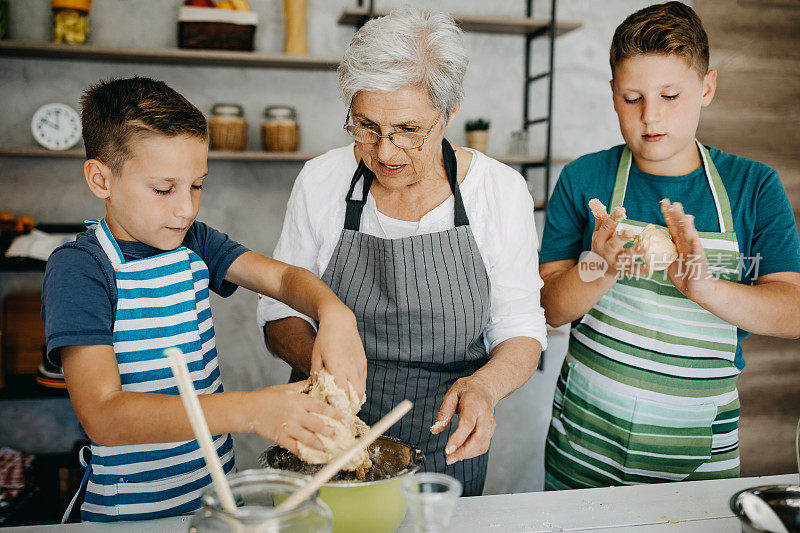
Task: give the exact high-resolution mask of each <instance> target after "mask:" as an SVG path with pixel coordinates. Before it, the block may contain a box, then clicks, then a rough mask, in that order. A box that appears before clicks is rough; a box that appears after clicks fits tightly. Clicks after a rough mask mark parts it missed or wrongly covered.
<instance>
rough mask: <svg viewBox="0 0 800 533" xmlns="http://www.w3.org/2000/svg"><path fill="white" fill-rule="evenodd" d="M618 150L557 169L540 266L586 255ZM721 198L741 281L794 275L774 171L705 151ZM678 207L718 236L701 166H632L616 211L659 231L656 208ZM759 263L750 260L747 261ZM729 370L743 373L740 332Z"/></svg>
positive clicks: (794, 242) (799, 248) (789, 229)
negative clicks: (677, 171) (672, 170)
mask: <svg viewBox="0 0 800 533" xmlns="http://www.w3.org/2000/svg"><path fill="white" fill-rule="evenodd" d="M623 147H624V145H619V146H615V147H614V148H610V149H608V150H603V151H602V152H595V153H593V154H588V155H585V156H583V157H581V158H579V159H577V160H575V161H573V162H572V163H570V164H568V165H567V166H565V167H564V170H562V172H561V176H560V177H559V179H558V183H556V186H555V190H554V191H553V195H552V197H551V199H550V202H549V204H548V207H547V221H546V223H545V227H544V235H543V236H542V249H541V252H540V253H539V262H540V263H547V262H549V261H560V260H563V259H578V258H579V257H580V254H581V253H582V252H584V251H588V250H590V249H591V242H592V232H593V230H594V218H591V220H590V217H591V215H590V212H589V200H591V199H592V198H597V199H598V200H600V201H601V202H603V204H605V205H606V206H608V205H609V204H610V203H611V195H612V192H613V189H614V181H615V179H616V174H617V166H618V165H619V159H620V155H621V153H622V149H623ZM708 149H709V153H710V154H711V160H712V161H713V162H714V165H715V166H716V167H717V171H718V172H719V174H720V177H721V178H722V183H723V185H724V186H725V190H726V191H727V193H728V199H729V200H730V202H731V210H732V213H733V225H734V230H735V231H736V238H737V240H738V241H739V252H740V253H741V254H742V258H743V261H742V263H741V265H742V272H741V274H742V277H741V281H740V283H744V284H748V285H749V284H750V283H752V281H753V279H754V278H755V277H757V276H764V275H766V274H772V273H775V272H787V271H791V272H800V237H798V234H797V226H796V224H795V219H794V213H793V211H792V207H791V205H790V204H789V199H788V198H787V197H786V192H785V191H784V189H783V185H782V184H781V181H780V178H779V177H778V173H777V172H776V171H775V170H774V169H772V168H770V167H768V166H767V165H765V164H763V163H759V162H758V161H753V160H752V159H747V158H745V157H740V156H736V155H732V154H726V153H725V152H723V151H722V150H719V149H717V148H713V147H710V146H709V147H708ZM662 198H669V200H670V201H673V202H681V203H682V204H683V208H684V211H686V213H688V214H690V215H694V216H695V226H696V227H697V229H698V230H699V231H719V219H718V217H717V209H716V206H715V204H714V197H713V195H712V194H711V187H710V186H709V184H708V180H707V178H706V175H705V172H704V170H703V167H702V166H700V167H699V168H698V169H696V170H695V171H694V172H691V173H690V174H687V175H685V176H656V175H654V174H648V173H646V172H643V171H641V170H639V169H638V168H637V167H636V165H635V164H631V171H630V176H629V178H628V187H627V191H626V193H625V201H624V203H623V206H624V207H625V210H626V211H627V217H628V218H629V219H631V220H638V221H641V222H648V223H653V224H660V225H666V224H665V222H664V216H663V215H662V214H661V206H660V205H659V202H660V201H661V199H662ZM756 257H760V258H759V259H758V260H756V261H753V260H752V258H756ZM738 333H739V335H738V337H739V342H738V345H737V348H736V361H735V363H736V366H737V368H739V369H742V368H744V359H743V358H742V345H741V343H742V340H743V339H744V338H746V337H747V336H748V335H749V333H748V332H746V331H744V330H742V329H740V330H739V332H738Z"/></svg>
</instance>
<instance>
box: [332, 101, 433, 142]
mask: <svg viewBox="0 0 800 533" xmlns="http://www.w3.org/2000/svg"><path fill="white" fill-rule="evenodd" d="M440 117H441V115H437V116H436V120H434V121H433V124H431V127H430V128H428V131H427V132H426V133H425V135H423V134H421V133H416V132H413V131H395V132H393V133H390V134H388V135H381V134H380V133H378V132H377V131H375V130H372V129H369V128H365V127H363V126H356V125H355V124H348V122H349V120H350V110H349V109H348V110H347V118H346V119H345V123H344V130H345V131H346V132H347V134H348V135H350V137H352V138H353V140H354V141H356V142H358V143H362V144H375V143H377V142H378V141H380V140H381V139H389V141H391V143H392V144H393V145H395V146H397V147H398V148H401V149H403V150H413V149H414V148H417V149H422V145H423V144H425V139H427V138H428V137H429V136H430V134H431V132H432V131H433V128H434V127H436V124H438V123H439V118H440Z"/></svg>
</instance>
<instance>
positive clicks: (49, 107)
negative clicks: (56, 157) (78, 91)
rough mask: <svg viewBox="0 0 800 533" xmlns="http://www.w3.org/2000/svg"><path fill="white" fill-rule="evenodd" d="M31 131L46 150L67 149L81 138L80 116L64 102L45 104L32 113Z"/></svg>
mask: <svg viewBox="0 0 800 533" xmlns="http://www.w3.org/2000/svg"><path fill="white" fill-rule="evenodd" d="M31 133H33V138H34V139H36V142H38V143H39V144H41V145H42V146H44V147H45V148H47V149H48V150H68V149H70V148H72V147H73V146H75V145H76V144H77V143H78V141H79V140H80V138H81V118H80V116H79V115H78V112H77V111H75V110H74V109H72V108H71V107H70V106H68V105H66V104H60V103H50V104H45V105H43V106H42V107H40V108H39V109H37V110H36V112H35V113H34V114H33V118H32V119H31Z"/></svg>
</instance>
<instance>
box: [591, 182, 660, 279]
mask: <svg viewBox="0 0 800 533" xmlns="http://www.w3.org/2000/svg"><path fill="white" fill-rule="evenodd" d="M589 208H590V209H591V211H592V215H594V233H592V249H591V252H589V256H587V257H584V258H583V259H582V261H599V262H604V263H605V265H604V266H605V276H604V277H605V278H607V279H612V278H613V279H616V278H617V277H619V276H621V275H626V274H627V275H631V276H646V275H648V274H649V268H648V267H647V266H644V265H641V264H636V258H637V257H639V256H640V255H641V250H639V249H638V248H637V247H632V248H629V249H627V250H626V249H625V248H624V246H625V244H626V243H627V242H628V241H630V240H631V239H632V238H633V237H634V233H633V232H632V231H630V230H628V229H626V230H623V231H622V232H619V233H618V232H617V225H618V224H619V223H620V222H622V220H624V219H625V209H624V208H622V207H617V208H616V209H614V212H613V213H611V214H610V215H609V214H608V212H607V211H606V206H604V205H603V204H602V203H601V202H600V201H599V200H597V199H596V198H594V199H592V200H591V201H590V202H589ZM592 256H593V257H592ZM598 256H599V257H598Z"/></svg>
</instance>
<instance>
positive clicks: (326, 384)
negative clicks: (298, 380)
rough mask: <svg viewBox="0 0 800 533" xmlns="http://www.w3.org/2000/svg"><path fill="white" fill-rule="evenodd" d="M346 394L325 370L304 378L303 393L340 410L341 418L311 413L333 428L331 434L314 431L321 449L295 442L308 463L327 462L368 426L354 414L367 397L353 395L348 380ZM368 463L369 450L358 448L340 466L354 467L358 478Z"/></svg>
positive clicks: (364, 474)
mask: <svg viewBox="0 0 800 533" xmlns="http://www.w3.org/2000/svg"><path fill="white" fill-rule="evenodd" d="M347 385H348V387H349V390H350V394H349V395H347V394H345V392H344V390H343V389H342V388H341V387H339V386H338V385H337V384H336V382H335V381H334V379H333V375H331V373H330V372H328V371H327V370H325V369H324V368H323V369H322V370H318V371H317V372H315V373H314V375H312V376H311V379H309V380H308V385H307V386H306V388H305V389H303V391H302V393H303V394H308V395H309V396H311V397H312V398H316V399H317V400H320V401H323V402H325V403H327V404H329V405H331V406H332V407H334V408H335V409H336V410H337V411H340V412H341V413H343V414H344V422H340V421H338V420H336V419H334V418H331V417H329V416H325V415H321V414H317V413H313V414H314V415H315V416H318V417H320V418H321V419H322V420H323V421H324V422H325V423H326V424H327V425H328V426H330V427H331V428H333V431H334V435H333V437H327V436H325V435H321V434H319V433H317V434H316V435H317V437H318V438H319V440H320V441H322V444H323V446H324V448H325V449H324V450H317V449H315V448H309V447H308V446H306V445H305V444H303V443H301V442H298V443H297V449H298V451H299V452H300V453H299V455H298V456H299V457H300V459H302V460H303V461H305V462H306V463H309V464H327V463H329V462H330V461H331V460H332V459H333V458H334V457H336V456H337V455H339V454H340V453H342V452H343V451H345V450H346V449H347V448H349V447H350V446H351V445H352V444H353V443H354V442H355V441H356V438H357V437H361V436H362V435H364V433H365V432H366V431H367V430H368V429H369V426H367V425H366V424H365V423H364V422H363V421H361V419H360V418H358V416H356V414H357V413H358V412H359V411H360V410H361V406H362V405H364V402H365V401H367V397H366V396H365V395H364V396H362V397H361V398H357V397H356V393H355V389H353V385H351V384H350V383H348V384H347ZM370 467H372V460H371V459H370V457H369V450H362V453H360V454H359V455H356V456H355V457H354V458H353V459H352V460H350V461H349V462H348V463H347V464H345V466H344V467H343V468H342V469H343V470H350V471H353V470H355V471H356V475H357V477H358V479H364V477H365V476H366V473H367V471H368V470H369V469H370Z"/></svg>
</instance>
